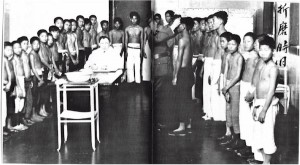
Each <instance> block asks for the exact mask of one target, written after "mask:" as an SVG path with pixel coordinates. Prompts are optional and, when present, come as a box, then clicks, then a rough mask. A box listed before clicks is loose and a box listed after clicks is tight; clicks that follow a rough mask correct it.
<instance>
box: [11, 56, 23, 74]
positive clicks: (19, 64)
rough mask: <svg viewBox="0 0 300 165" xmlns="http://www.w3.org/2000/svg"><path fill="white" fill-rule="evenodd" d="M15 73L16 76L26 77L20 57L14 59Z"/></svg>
mask: <svg viewBox="0 0 300 165" xmlns="http://www.w3.org/2000/svg"><path fill="white" fill-rule="evenodd" d="M13 64H14V71H15V75H16V76H25V72H24V66H23V61H22V58H21V57H20V56H17V55H14V57H13Z"/></svg>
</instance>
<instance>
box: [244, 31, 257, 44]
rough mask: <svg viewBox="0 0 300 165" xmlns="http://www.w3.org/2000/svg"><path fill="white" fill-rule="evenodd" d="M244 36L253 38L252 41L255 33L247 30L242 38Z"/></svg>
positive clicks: (254, 38)
mask: <svg viewBox="0 0 300 165" xmlns="http://www.w3.org/2000/svg"><path fill="white" fill-rule="evenodd" d="M246 36H249V37H251V38H252V39H253V42H254V41H255V40H256V35H255V34H254V33H253V32H248V33H246V34H245V35H244V38H245V37H246Z"/></svg>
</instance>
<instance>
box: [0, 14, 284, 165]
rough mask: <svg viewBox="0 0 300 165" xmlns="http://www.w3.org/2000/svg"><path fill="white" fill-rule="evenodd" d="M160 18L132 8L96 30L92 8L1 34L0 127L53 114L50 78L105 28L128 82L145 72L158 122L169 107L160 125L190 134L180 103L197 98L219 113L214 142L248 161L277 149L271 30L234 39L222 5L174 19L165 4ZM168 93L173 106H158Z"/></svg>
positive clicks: (80, 56) (21, 126) (20, 126)
mask: <svg viewBox="0 0 300 165" xmlns="http://www.w3.org/2000/svg"><path fill="white" fill-rule="evenodd" d="M165 18H166V21H167V25H165V26H164V25H163V21H162V19H161V15H160V14H155V15H154V16H153V17H150V18H148V20H147V21H148V25H147V26H146V27H145V28H143V27H141V26H140V25H139V21H140V17H139V14H138V13H137V12H131V13H130V21H131V25H129V26H128V27H126V28H125V30H124V31H123V30H122V24H123V23H122V20H121V19H120V18H115V19H114V29H111V30H109V28H108V21H106V20H103V21H101V23H100V24H101V29H102V31H101V32H99V33H98V34H97V30H98V22H97V17H96V16H95V15H91V16H90V17H89V18H84V17H83V16H81V15H79V16H77V17H76V19H63V18H61V17H56V18H55V19H54V25H52V26H50V27H49V29H48V31H47V30H44V29H41V30H39V31H38V32H37V36H34V37H31V38H30V40H29V39H28V38H27V37H26V36H22V37H20V38H18V39H17V40H15V41H13V42H5V43H4V58H3V59H4V62H3V71H4V74H3V80H4V81H3V90H4V91H5V92H2V93H3V96H4V97H3V98H5V99H6V101H4V102H5V104H3V108H5V109H6V110H5V109H3V108H2V113H3V115H2V116H3V119H2V121H3V126H4V135H5V136H6V135H9V134H10V133H11V132H18V131H23V130H26V129H28V127H29V126H30V125H32V124H34V123H36V122H41V121H43V119H44V118H45V117H49V116H51V114H52V113H53V103H54V102H55V99H56V98H55V89H54V86H53V82H54V81H55V80H56V79H58V78H60V77H61V76H63V75H64V74H65V73H66V72H72V71H77V70H80V69H82V68H83V67H84V64H85V62H86V61H87V59H88V57H89V55H90V54H91V53H92V52H93V51H94V50H96V49H97V48H98V47H99V46H100V44H99V38H101V37H102V36H106V37H108V38H109V40H110V44H111V45H112V47H113V48H114V51H116V52H117V53H118V54H119V55H120V60H121V61H122V62H121V63H122V65H123V66H122V68H126V70H127V73H126V76H127V82H128V83H132V82H135V83H141V81H150V80H151V79H152V80H153V85H154V88H155V89H154V97H155V99H156V101H155V103H154V104H155V106H154V110H155V113H157V114H158V115H157V119H155V121H156V124H157V127H158V129H161V128H164V127H166V125H167V124H168V121H167V120H168V117H164V116H168V115H169V113H170V112H171V111H172V113H174V114H176V121H177V122H178V123H179V127H178V128H177V129H175V130H173V131H170V132H169V133H168V134H169V135H170V136H185V135H186V134H189V133H192V129H191V128H192V120H191V118H192V117H191V116H192V111H191V108H190V107H189V106H188V105H191V104H193V103H192V99H195V100H197V103H200V104H201V107H203V112H204V113H205V115H204V116H203V119H204V120H214V121H226V130H225V135H224V136H222V137H219V138H218V143H219V145H220V146H222V147H224V148H225V149H226V150H228V151H235V152H236V153H237V155H239V156H241V157H246V158H252V159H249V162H251V163H258V162H260V161H263V162H264V163H270V160H271V155H272V154H273V153H274V152H275V151H276V145H275V143H274V123H275V117H276V114H277V112H278V99H276V98H275V97H274V92H275V88H276V78H277V75H278V69H277V67H276V65H275V64H274V62H273V61H272V55H273V50H274V48H275V41H274V39H273V38H271V37H269V36H268V35H264V34H263V35H260V36H256V35H255V34H254V33H252V32H248V33H246V34H245V35H244V37H243V44H242V46H240V45H241V38H240V37H239V36H238V35H237V34H233V33H230V32H228V31H227V30H226V29H225V25H226V23H227V20H228V15H227V13H226V12H225V11H218V12H216V13H214V14H212V15H210V16H208V17H206V18H199V17H196V18H191V17H182V18H181V16H180V15H175V13H174V12H173V11H171V10H168V11H167V12H166V13H165ZM29 45H30V46H29ZM125 66H126V67H125ZM151 74H152V75H151ZM171 99H172V100H171ZM170 102H174V103H175V104H174V106H170V105H169V106H166V105H165V104H169V103H170ZM167 109H169V110H167ZM7 137H9V136H7ZM253 156H254V158H253Z"/></svg>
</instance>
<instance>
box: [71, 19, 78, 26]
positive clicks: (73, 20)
mask: <svg viewBox="0 0 300 165" xmlns="http://www.w3.org/2000/svg"><path fill="white" fill-rule="evenodd" d="M70 22H71V25H72V22H75V24H76V26H78V23H77V21H76V20H75V19H70Z"/></svg>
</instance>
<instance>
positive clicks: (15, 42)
mask: <svg viewBox="0 0 300 165" xmlns="http://www.w3.org/2000/svg"><path fill="white" fill-rule="evenodd" d="M15 44H20V42H18V41H17V40H15V41H13V42H11V45H12V46H14V45H15Z"/></svg>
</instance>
